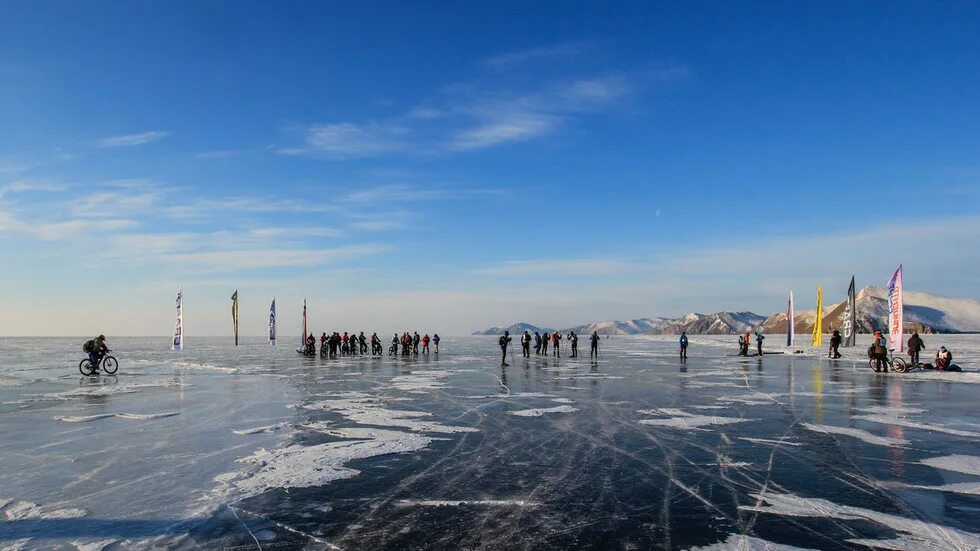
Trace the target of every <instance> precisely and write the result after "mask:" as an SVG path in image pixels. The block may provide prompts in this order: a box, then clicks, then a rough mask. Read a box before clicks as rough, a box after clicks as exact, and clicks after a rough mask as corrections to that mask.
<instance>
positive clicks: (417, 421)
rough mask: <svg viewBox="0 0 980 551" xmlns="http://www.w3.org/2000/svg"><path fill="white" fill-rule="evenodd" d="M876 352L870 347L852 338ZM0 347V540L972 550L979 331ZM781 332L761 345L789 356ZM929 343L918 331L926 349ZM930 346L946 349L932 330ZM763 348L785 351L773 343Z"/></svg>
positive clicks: (35, 545)
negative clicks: (309, 348)
mask: <svg viewBox="0 0 980 551" xmlns="http://www.w3.org/2000/svg"><path fill="white" fill-rule="evenodd" d="M865 340H866V339H865ZM111 341H112V347H113V349H114V350H115V351H116V352H115V355H116V356H117V357H118V358H119V360H120V370H119V373H117V374H116V375H115V376H107V375H104V374H102V375H100V376H96V377H83V376H81V375H80V374H78V371H77V365H78V360H79V359H80V358H79V357H78V354H77V353H76V350H77V348H78V345H79V344H80V343H79V342H75V341H74V340H71V339H64V340H60V339H56V340H53V341H52V340H43V341H38V340H31V339H0V350H2V352H3V357H4V360H5V361H4V364H3V367H2V368H0V416H2V418H0V457H2V458H3V460H4V469H0V488H3V491H2V492H0V549H3V548H6V547H10V548H18V549H24V550H31V551H34V550H40V549H45V550H46V549H55V550H58V551H61V550H73V549H103V548H104V549H105V550H106V551H122V550H138V549H178V550H184V549H198V548H206V549H259V548H262V549H287V550H289V549H296V550H305V549H494V550H496V549H528V550H530V549H535V550H537V549H544V550H547V549H579V548H581V549H692V550H712V551H713V550H721V549H744V550H746V551H748V550H759V549H772V550H774V551H777V550H778V551H789V550H798V549H819V550H841V549H850V548H856V547H859V546H864V547H863V548H882V549H888V548H891V549H905V550H915V551H922V550H930V551H931V550H936V551H938V550H940V549H941V550H948V549H952V550H957V549H974V548H975V547H976V546H977V545H978V542H977V538H978V537H980V535H978V534H977V533H976V532H978V528H977V527H976V524H975V518H976V514H977V512H978V511H980V495H978V492H980V456H978V454H977V451H976V450H977V449H978V448H977V446H978V443H980V418H978V413H977V409H976V407H975V404H976V391H975V389H976V388H977V386H976V384H975V383H976V382H978V381H980V373H978V372H977V365H978V364H977V363H975V362H974V360H973V359H974V358H976V357H980V336H970V335H954V336H948V337H943V342H942V344H945V345H946V346H948V347H951V348H952V349H953V352H954V354H956V358H957V362H958V363H960V365H961V366H963V367H964V369H966V370H967V372H966V373H963V374H954V373H935V372H921V371H913V372H910V373H905V374H898V373H888V374H874V373H871V372H870V370H869V369H868V368H867V360H866V358H865V357H864V349H865V348H866V346H865V345H864V343H863V342H862V341H859V346H857V347H856V348H852V349H846V350H844V354H845V357H844V358H843V359H841V360H838V361H828V360H827V359H825V358H824V357H823V356H824V355H825V353H826V350H811V349H809V347H804V346H800V347H798V348H800V349H803V350H804V351H805V352H806V353H805V354H782V355H771V356H770V355H767V356H765V357H763V358H738V357H735V356H734V353H735V351H734V347H733V346H732V342H731V341H732V339H731V338H730V337H704V336H699V337H697V338H696V339H692V341H693V342H692V346H691V349H690V359H688V360H687V361H686V362H681V361H680V360H679V359H678V358H676V356H675V353H676V350H675V344H676V343H675V340H674V339H673V338H672V337H651V338H647V337H612V338H610V339H603V342H602V358H600V359H599V360H597V361H590V360H589V359H588V358H579V359H572V358H567V357H563V358H560V359H556V358H554V357H548V358H542V357H532V358H530V359H529V360H524V359H518V358H515V359H514V361H512V362H511V363H512V364H513V365H511V366H510V367H503V368H502V367H501V366H500V361H499V349H498V348H497V346H496V342H495V339H494V338H493V337H467V338H460V339H452V338H446V339H445V340H444V341H443V343H442V345H441V346H440V348H441V351H440V354H439V355H438V356H437V355H435V354H434V353H433V354H430V355H429V356H428V357H425V356H420V357H418V358H415V357H409V358H404V357H397V358H389V357H387V356H386V357H384V358H371V357H367V358H362V357H356V358H338V359H322V358H306V357H303V356H299V355H297V354H296V353H295V352H294V351H293V350H292V348H291V347H280V348H277V349H273V348H271V347H269V346H268V345H267V344H266V343H265V342H263V341H262V340H260V339H254V340H250V339H244V340H243V343H242V346H239V347H237V348H235V347H234V346H231V345H230V344H229V342H228V341H229V339H196V340H195V341H194V345H195V346H194V347H193V348H192V349H189V350H185V351H184V352H182V353H180V354H174V353H173V352H171V351H170V350H168V348H167V339H111ZM779 341H780V338H779V337H778V336H775V335H772V336H770V339H768V340H767V341H766V342H773V343H778V342H779ZM929 342H930V343H931V342H932V341H929ZM937 342H938V341H937ZM774 346H775V345H774Z"/></svg>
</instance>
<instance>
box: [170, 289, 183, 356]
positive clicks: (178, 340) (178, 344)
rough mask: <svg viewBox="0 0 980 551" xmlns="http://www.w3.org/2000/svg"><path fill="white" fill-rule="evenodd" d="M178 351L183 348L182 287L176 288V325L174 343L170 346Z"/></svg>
mask: <svg viewBox="0 0 980 551" xmlns="http://www.w3.org/2000/svg"><path fill="white" fill-rule="evenodd" d="M171 348H172V349H173V350H174V351H176V352H180V351H181V350H183V349H184V289H183V288H181V289H177V325H175V326H174V344H173V346H172V347H171Z"/></svg>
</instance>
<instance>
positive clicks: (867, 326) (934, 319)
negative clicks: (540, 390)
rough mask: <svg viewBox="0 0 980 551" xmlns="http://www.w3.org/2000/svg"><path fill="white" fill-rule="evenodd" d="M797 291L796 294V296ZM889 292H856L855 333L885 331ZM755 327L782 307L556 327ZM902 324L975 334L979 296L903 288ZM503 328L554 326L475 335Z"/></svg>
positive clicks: (718, 331)
mask: <svg viewBox="0 0 980 551" xmlns="http://www.w3.org/2000/svg"><path fill="white" fill-rule="evenodd" d="M797 296H799V295H797ZM887 296H888V292H887V291H886V290H884V289H882V288H880V287H865V288H864V289H861V292H860V293H858V296H857V327H858V332H859V333H871V332H874V331H878V330H883V331H884V330H887V329H886V325H887V323H888V301H887ZM845 306H846V303H845V301H841V302H836V303H831V304H825V305H824V318H823V328H824V331H825V332H827V333H830V332H831V331H833V330H834V329H838V328H840V326H841V321H842V318H843V317H844V308H845ZM794 318H795V319H794V328H795V330H796V332H797V333H799V334H805V333H809V332H810V331H811V330H812V329H813V323H814V321H816V310H802V311H799V310H798V311H796V313H795V316H794ZM757 328H758V329H759V330H760V331H762V332H763V333H785V332H786V312H779V313H776V314H773V315H771V316H769V317H766V316H760V315H758V314H754V313H752V312H717V313H714V314H699V313H691V314H688V315H686V316H684V317H682V318H641V319H635V320H629V321H600V322H596V323H589V324H586V325H579V326H576V327H569V328H567V329H561V330H560V331H561V332H562V333H567V332H569V331H575V332H576V333H579V334H589V333H592V332H593V331H595V332H597V333H599V334H600V335H678V334H680V333H681V332H687V333H688V334H691V335H734V334H738V333H744V332H746V331H752V330H755V329H757ZM905 328H906V330H907V331H909V332H911V331H919V332H921V333H976V332H980V301H978V300H972V299H962V298H946V297H940V296H937V295H932V294H929V293H919V292H915V291H905ZM505 330H507V331H510V332H511V334H515V333H523V332H524V331H525V330H527V331H530V332H531V333H534V332H535V331H537V332H539V333H544V332H549V333H550V332H552V331H554V329H550V328H544V327H538V326H535V325H532V324H529V323H515V324H514V325H511V326H508V327H491V328H489V329H487V330H485V331H477V332H475V333H473V334H474V335H499V334H501V333H503V332H504V331H505Z"/></svg>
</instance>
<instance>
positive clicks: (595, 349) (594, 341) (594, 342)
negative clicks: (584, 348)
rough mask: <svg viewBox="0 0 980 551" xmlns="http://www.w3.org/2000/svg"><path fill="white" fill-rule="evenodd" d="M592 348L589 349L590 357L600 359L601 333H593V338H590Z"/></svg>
mask: <svg viewBox="0 0 980 551" xmlns="http://www.w3.org/2000/svg"><path fill="white" fill-rule="evenodd" d="M589 342H590V345H591V346H590V347H589V357H590V358H591V357H593V356H595V357H596V358H598V357H599V332H598V331H593V332H592V336H591V337H589Z"/></svg>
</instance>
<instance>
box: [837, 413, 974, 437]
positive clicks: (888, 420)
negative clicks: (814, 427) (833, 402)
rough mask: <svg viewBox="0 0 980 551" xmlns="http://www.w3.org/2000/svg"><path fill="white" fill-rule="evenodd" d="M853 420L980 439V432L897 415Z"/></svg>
mask: <svg viewBox="0 0 980 551" xmlns="http://www.w3.org/2000/svg"><path fill="white" fill-rule="evenodd" d="M853 419H863V420H865V421H871V422H872V423H881V424H882V425H898V426H900V427H908V428H910V429H919V430H928V431H934V432H943V433H946V434H952V435H954V436H967V437H970V438H980V432H972V431H968V430H959V429H953V428H949V427H944V426H943V425H933V424H931V423H919V422H918V421H912V420H910V419H904V418H902V417H899V416H897V415H855V416H854V417H853Z"/></svg>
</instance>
